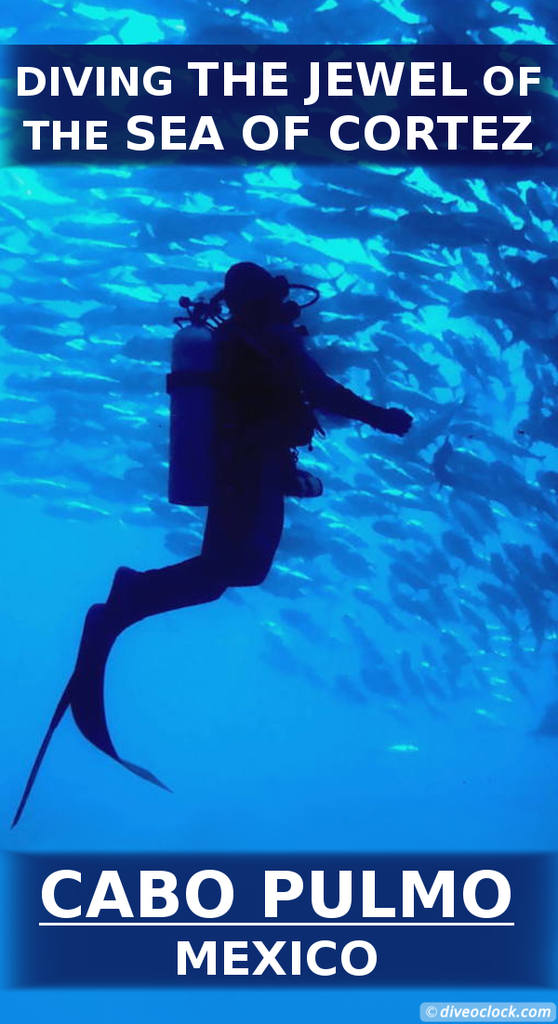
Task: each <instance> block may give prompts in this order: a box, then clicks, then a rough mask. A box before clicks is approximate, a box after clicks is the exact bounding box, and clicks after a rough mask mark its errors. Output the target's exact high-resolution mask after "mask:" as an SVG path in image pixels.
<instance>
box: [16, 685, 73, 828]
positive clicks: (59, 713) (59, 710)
mask: <svg viewBox="0 0 558 1024" xmlns="http://www.w3.org/2000/svg"><path fill="white" fill-rule="evenodd" d="M69 705H70V684H68V686H67V687H66V689H65V690H64V693H63V694H62V696H61V698H60V700H59V701H58V704H57V705H56V710H55V712H54V714H53V716H52V718H51V721H50V725H49V727H48V729H47V731H46V734H45V738H44V740H43V742H42V743H41V746H40V748H39V753H38V754H37V756H36V758H35V761H34V763H33V767H32V769H31V771H30V773H29V778H28V779H27V784H26V786H25V789H24V790H23V796H22V798H21V800H20V802H19V806H18V809H17V811H16V813H15V815H14V820H13V821H12V828H15V826H16V825H17V823H18V821H19V819H20V818H21V815H22V814H23V812H24V810H25V805H26V803H27V801H28V799H29V795H30V793H31V790H32V789H33V785H34V783H35V779H36V778H37V775H38V772H39V768H40V767H41V764H42V763H43V759H44V756H45V754H46V752H47V750H48V745H49V743H50V741H51V739H52V737H53V735H54V730H55V729H56V728H57V726H58V725H59V724H60V722H61V721H62V718H63V716H64V713H65V712H66V711H67V709H68V707H69Z"/></svg>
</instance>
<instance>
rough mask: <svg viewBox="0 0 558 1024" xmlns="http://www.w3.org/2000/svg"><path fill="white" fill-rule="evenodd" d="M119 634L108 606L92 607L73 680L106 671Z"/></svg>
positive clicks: (82, 638)
mask: <svg viewBox="0 0 558 1024" xmlns="http://www.w3.org/2000/svg"><path fill="white" fill-rule="evenodd" d="M118 633H119V629H118V628H117V627H116V625H115V623H114V621H113V617H112V616H111V614H110V612H109V609H108V607H107V605H106V604H94V605H92V606H91V608H90V609H89V611H88V612H87V615H86V616H85V622H84V624H83V631H82V634H81V641H80V645H79V651H78V656H77V660H76V664H75V668H74V671H73V673H72V680H74V679H77V678H79V677H80V676H84V675H85V676H88V675H90V674H91V673H97V672H98V671H99V670H101V669H104V666H105V664H106V660H107V658H108V656H109V654H110V650H111V647H112V645H113V643H114V641H115V640H116V637H117V636H118Z"/></svg>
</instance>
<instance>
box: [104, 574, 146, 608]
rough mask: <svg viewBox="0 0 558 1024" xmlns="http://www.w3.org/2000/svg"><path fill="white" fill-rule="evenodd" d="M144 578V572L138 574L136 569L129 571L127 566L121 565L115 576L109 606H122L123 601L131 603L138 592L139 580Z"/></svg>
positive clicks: (108, 599) (108, 600)
mask: <svg viewBox="0 0 558 1024" xmlns="http://www.w3.org/2000/svg"><path fill="white" fill-rule="evenodd" d="M142 576H143V573H142V572H137V570H136V569H129V568H128V566H127V565H121V566H120V568H119V569H117V570H116V572H115V574H114V579H113V581H112V586H111V588H110V592H109V596H108V597H107V605H109V606H110V605H115V604H120V603H122V602H123V601H126V602H127V601H129V599H130V597H131V596H132V595H133V594H134V593H135V592H136V590H137V585H138V582H139V579H140V578H141V577H142Z"/></svg>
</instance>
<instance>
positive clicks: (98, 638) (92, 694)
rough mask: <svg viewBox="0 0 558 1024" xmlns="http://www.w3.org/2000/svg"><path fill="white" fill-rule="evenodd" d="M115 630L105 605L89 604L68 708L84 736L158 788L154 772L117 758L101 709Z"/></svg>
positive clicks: (103, 712)
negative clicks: (107, 665) (107, 663)
mask: <svg viewBox="0 0 558 1024" xmlns="http://www.w3.org/2000/svg"><path fill="white" fill-rule="evenodd" d="M118 633H119V630H118V629H116V628H115V626H114V624H113V623H112V622H111V614H110V610H109V609H108V608H107V606H106V605H93V607H92V608H90V610H89V612H88V613H87V617H86V621H85V626H84V631H83V637H82V642H81V644H80V650H79V653H78V660H77V663H76V671H75V672H74V674H73V676H72V679H71V680H70V683H69V687H68V688H69V689H70V688H71V690H70V709H71V712H72V715H73V718H74V721H75V723H76V725H77V727H78V729H79V731H80V733H81V735H82V736H83V737H84V739H86V740H89V742H90V743H91V744H92V745H93V746H94V747H96V748H97V750H100V751H101V753H103V754H106V755H107V757H110V758H112V760H113V761H116V762H117V763H118V764H121V765H122V766H123V767H124V768H127V769H128V771H130V772H132V773H133V774H134V775H138V776H139V777H140V778H141V779H145V780H146V782H152V783H153V785H155V786H160V788H161V789H166V790H167V791H168V792H169V793H170V792H171V790H169V788H168V786H165V784H164V782H161V780H160V779H158V778H157V776H156V775H153V773H152V772H150V771H148V770H147V769H146V768H142V767H140V765H136V764H134V763H133V762H132V761H126V760H124V758H122V757H120V754H119V753H118V752H117V750H116V748H115V746H114V743H113V742H112V739H111V735H110V733H109V728H108V722H107V716H106V710H105V693H104V690H105V666H106V662H107V658H108V656H109V654H110V651H111V648H112V645H113V643H114V641H115V639H116V637H117V636H118Z"/></svg>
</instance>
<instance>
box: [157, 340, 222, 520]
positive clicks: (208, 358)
mask: <svg viewBox="0 0 558 1024" xmlns="http://www.w3.org/2000/svg"><path fill="white" fill-rule="evenodd" d="M167 392H168V394H169V396H170V452H169V501H170V502H171V503H172V504H173V505H207V504H209V497H210V494H211V491H212V489H213V475H214V472H215V453H214V448H215V425H216V410H215V405H216V400H217V340H216V338H215V335H214V332H213V331H212V330H210V328H209V327H207V326H205V325H204V324H201V323H200V324H196V323H193V322H191V323H190V324H189V325H187V326H185V327H182V328H181V329H180V330H179V331H178V332H177V334H175V336H174V339H173V343H172V358H171V373H170V374H169V375H168V376H167Z"/></svg>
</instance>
